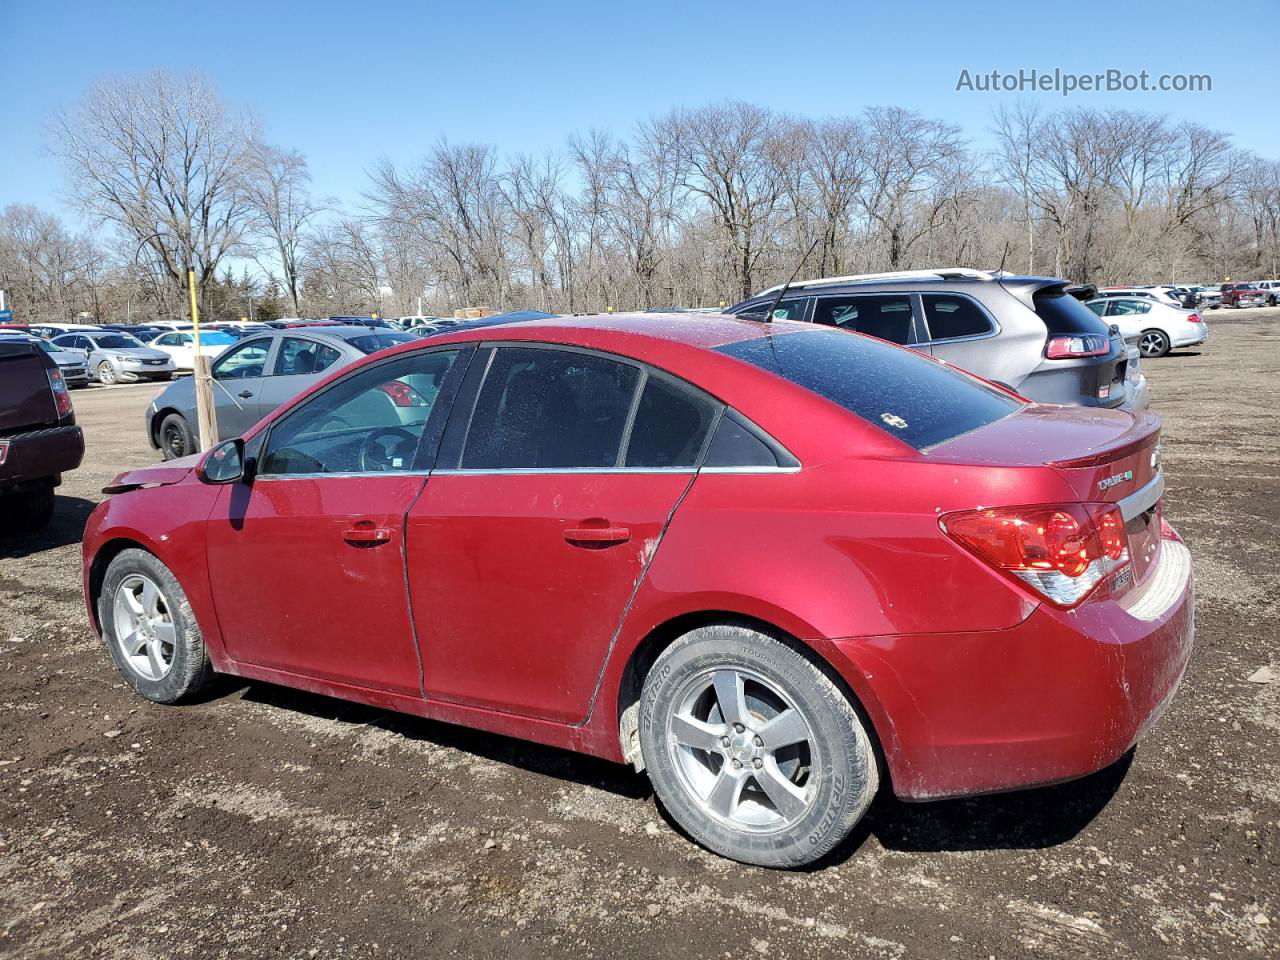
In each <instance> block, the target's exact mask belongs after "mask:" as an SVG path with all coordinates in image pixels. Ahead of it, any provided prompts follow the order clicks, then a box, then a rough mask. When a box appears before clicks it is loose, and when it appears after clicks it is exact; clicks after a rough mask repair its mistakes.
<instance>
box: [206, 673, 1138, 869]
mask: <svg viewBox="0 0 1280 960" xmlns="http://www.w3.org/2000/svg"><path fill="white" fill-rule="evenodd" d="M234 690H243V698H244V699H245V700H249V701H252V702H255V703H262V704H267V705H270V706H273V707H278V708H280V709H284V710H295V711H298V712H300V713H305V714H308V715H309V716H313V717H319V718H323V719H326V720H332V721H334V722H337V723H344V724H354V725H359V726H370V727H379V728H381V729H383V730H388V731H390V732H392V733H395V734H398V735H399V736H402V737H405V738H406V739H409V740H420V741H426V742H429V743H433V744H435V745H437V746H440V747H449V748H452V749H455V750H463V751H466V752H467V753H471V754H475V755H477V756H481V757H484V758H486V759H489V760H493V761H496V762H498V763H505V764H510V765H511V766H513V767H518V768H519V769H521V770H527V771H529V772H532V773H537V774H541V775H543V776H546V777H554V778H556V779H559V780H565V781H569V782H572V783H577V784H581V785H585V786H591V787H594V788H596V789H599V790H607V791H609V792H610V793H613V794H616V795H618V796H621V797H627V798H630V799H633V800H643V799H647V798H648V797H650V796H652V794H653V790H652V788H651V787H650V786H649V781H648V779H647V778H646V777H645V776H644V775H643V774H637V773H635V772H634V771H633V770H632V769H631V768H630V767H626V766H622V765H620V764H615V763H610V762H609V761H607V760H601V759H599V758H596V757H589V756H585V755H583V754H577V753H572V752H570V751H567V750H561V749H558V748H555V747H546V746H542V745H540V744H536V743H529V742H527V741H523V740H516V739H513V738H510V737H503V736H500V735H498V734H491V733H485V732H483V731H478V730H469V729H467V728H465V727H456V726H452V725H450V724H446V723H440V722H437V721H434V720H426V719H423V718H421V717H414V716H411V715H409V714H402V713H394V712H387V711H383V710H378V709H376V708H374V707H368V706H364V705H362V704H356V703H349V702H347V701H344V700H336V699H333V698H330V697H324V696H320V695H316V694H310V693H304V692H301V691H297V690H291V689H288V688H286V687H279V686H275V685H272V684H267V683H258V682H252V683H246V681H243V680H238V679H236V678H230V677H228V678H220V680H219V682H218V683H217V684H215V689H214V690H211V691H210V699H213V698H215V697H218V696H225V695H227V694H230V693H232V692H234ZM1132 761H1133V751H1132V750H1131V751H1129V752H1128V753H1126V754H1125V755H1124V756H1123V757H1122V758H1121V759H1120V760H1118V761H1117V762H1116V763H1114V764H1112V765H1111V766H1109V767H1107V768H1106V769H1104V770H1101V771H1099V772H1098V773H1095V774H1092V775H1091V776H1088V777H1084V778H1081V779H1079V780H1073V781H1071V782H1069V783H1064V784H1059V785H1056V786H1052V787H1041V788H1038V789H1035V790H1023V791H1019V792H1017V793H1004V794H995V795H991V796H983V797H969V798H965V799H961V800H939V801H934V802H932V803H904V802H902V801H901V800H898V799H897V798H896V797H894V796H893V795H892V793H891V792H890V791H888V790H881V792H880V795H879V796H878V797H877V799H876V801H875V802H874V803H873V804H872V806H871V809H870V810H869V811H868V813H867V815H866V817H865V818H864V819H863V821H862V822H861V823H860V824H859V825H858V827H857V828H855V829H854V831H853V833H851V834H850V835H849V837H848V838H847V839H846V840H845V842H844V843H842V844H841V845H840V846H839V847H837V848H836V850H835V851H833V852H832V854H830V855H829V856H828V857H826V858H824V859H823V860H822V861H819V862H818V863H817V864H814V865H812V867H811V869H821V868H822V867H826V866H830V865H831V864H833V863H839V862H841V861H844V860H846V859H848V858H849V857H851V856H854V855H856V853H857V850H858V849H859V848H860V847H861V846H862V844H863V843H865V842H866V840H867V838H868V837H869V836H871V835H874V836H875V837H876V839H877V840H878V841H879V842H880V843H881V845H883V846H884V847H885V848H886V849H889V850H898V851H906V852H920V853H923V852H938V851H968V850H1007V849H1040V848H1044V847H1052V846H1056V845H1058V844H1061V843H1066V842H1067V841H1068V840H1071V839H1072V838H1073V837H1075V836H1076V835H1077V834H1079V833H1080V831H1082V830H1083V829H1084V828H1085V827H1086V826H1088V824H1089V823H1090V822H1091V821H1092V820H1093V819H1094V817H1096V816H1097V815H1098V814H1099V813H1100V812H1101V811H1102V810H1103V808H1104V807H1106V805H1107V803H1108V802H1109V801H1110V800H1111V798H1112V797H1113V796H1114V795H1115V793H1116V791H1117V790H1118V789H1119V788H1120V785H1121V784H1122V783H1123V782H1124V778H1125V776H1126V775H1127V774H1128V772H1129V767H1130V764H1131V763H1132ZM659 810H660V812H661V814H662V817H663V819H664V820H666V821H667V823H668V824H669V825H670V826H671V827H672V828H673V829H674V830H676V831H677V832H679V833H681V834H684V831H683V830H681V829H680V827H679V825H678V824H676V823H675V822H674V821H672V819H671V818H670V816H669V815H668V814H667V812H666V810H663V809H661V805H660V804H659ZM686 836H687V835H686Z"/></svg>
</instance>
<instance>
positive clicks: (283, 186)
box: [243, 137, 323, 316]
mask: <svg viewBox="0 0 1280 960" xmlns="http://www.w3.org/2000/svg"><path fill="white" fill-rule="evenodd" d="M310 182H311V174H310V173H309V172H308V170H307V161H306V158H304V157H303V156H302V154H300V153H298V152H297V151H291V150H281V149H278V148H277V147H273V146H271V145H269V144H267V143H264V142H263V141H262V140H261V139H258V138H256V137H255V138H253V139H252V140H250V142H249V144H248V146H247V148H246V150H245V156H244V180H243V185H244V199H245V203H246V204H247V205H248V209H249V229H250V230H251V232H252V233H254V234H255V235H256V237H257V239H258V240H259V245H258V246H257V248H256V250H255V252H256V253H258V254H261V253H262V252H264V251H263V247H264V246H265V248H266V250H268V251H269V252H270V256H271V258H272V259H275V260H276V261H277V262H278V263H279V265H280V273H281V278H282V281H283V283H284V290H285V293H286V294H288V297H289V302H290V304H291V305H292V307H293V312H294V315H295V316H296V315H297V314H298V313H300V312H301V306H300V301H299V287H300V285H301V276H300V273H301V259H302V249H303V244H304V243H305V242H306V231H307V229H308V228H309V227H310V226H311V224H312V222H313V221H314V220H315V218H316V216H317V215H319V214H320V212H321V211H322V209H323V208H322V207H321V206H320V205H319V204H317V203H315V202H313V201H312V199H311V194H310V192H309V190H308V186H309V184H310ZM268 272H270V271H268Z"/></svg>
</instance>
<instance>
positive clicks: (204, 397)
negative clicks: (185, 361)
mask: <svg viewBox="0 0 1280 960" xmlns="http://www.w3.org/2000/svg"><path fill="white" fill-rule="evenodd" d="M187 286H188V287H189V288H190V290H191V326H192V328H193V329H194V335H193V339H194V340H195V357H194V359H193V360H192V362H191V366H192V367H193V370H192V374H193V376H194V378H195V385H196V420H197V421H199V430H200V440H199V443H200V449H201V450H208V449H209V448H210V447H212V446H214V445H215V444H217V442H218V419H217V417H216V416H215V415H214V410H213V377H211V376H210V375H209V358H208V357H206V356H204V355H203V354H202V353H201V352H200V306H199V304H197V303H196V272H195V271H194V270H188V271H187Z"/></svg>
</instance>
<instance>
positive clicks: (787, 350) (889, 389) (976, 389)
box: [716, 307, 1093, 450]
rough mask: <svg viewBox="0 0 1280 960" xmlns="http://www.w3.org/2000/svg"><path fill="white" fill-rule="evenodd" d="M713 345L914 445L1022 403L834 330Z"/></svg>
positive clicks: (910, 355)
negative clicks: (719, 345) (718, 345)
mask: <svg viewBox="0 0 1280 960" xmlns="http://www.w3.org/2000/svg"><path fill="white" fill-rule="evenodd" d="M1081 309H1084V308H1083V307H1081ZM1085 313H1089V312H1088V311H1087V310H1085ZM1089 316H1090V317H1092V316H1093V314H1091V313H1090V314H1089ZM716 349H717V350H718V351H719V352H721V353H725V354H728V355H729V356H732V357H737V358H738V359H739V360H744V361H746V362H747V363H750V364H752V365H754V366H757V367H759V368H761V369H762V370H767V371H768V372H770V373H772V374H775V375H777V376H780V377H782V378H783V379H785V380H789V381H791V382H792V383H794V384H796V385H797V386H800V387H803V388H804V389H806V390H809V391H812V392H813V393H816V394H818V396H820V397H824V398H825V399H827V400H830V401H831V402H832V403H836V404H839V405H840V406H841V407H844V409H846V410H848V411H849V412H850V413H854V414H856V415H857V416H859V417H861V418H862V419H863V420H865V421H866V422H867V423H870V424H872V425H873V426H876V427H879V428H880V429H881V430H883V431H884V432H885V433H888V434H891V435H893V436H895V437H897V438H898V439H899V440H902V441H903V442H904V443H908V444H910V445H911V446H913V447H915V448H916V449H917V450H923V449H924V448H926V447H931V446H934V445H936V444H939V443H943V442H945V441H947V440H950V439H952V438H953V437H958V436H959V435H960V434H962V433H968V432H969V431H970V430H976V429H977V428H978V427H982V426H985V425H986V424H988V423H992V422H994V421H996V420H999V419H1001V418H1003V417H1006V416H1008V415H1009V414H1011V413H1013V412H1014V411H1016V410H1018V409H1019V408H1020V407H1021V406H1022V405H1021V403H1020V402H1019V401H1017V400H1015V399H1014V398H1013V397H1010V396H1009V395H1008V394H1005V393H1003V392H1001V391H998V390H995V389H993V388H991V387H988V386H986V385H985V384H983V383H981V382H980V381H978V380H975V379H973V378H972V377H969V376H967V375H965V374H963V373H960V372H959V371H957V370H954V369H952V368H950V367H946V366H943V365H942V364H940V363H936V362H934V361H932V360H928V359H925V358H924V357H921V356H919V355H917V354H915V353H912V352H910V351H908V350H899V349H896V348H893V347H888V346H885V345H884V344H879V343H876V342H874V341H872V340H867V339H865V338H862V337H847V336H845V335H843V334H842V333H840V332H839V331H836V330H815V331H812V332H810V331H805V332H803V333H789V334H783V335H781V336H763V337H757V338H754V339H751V340H742V341H739V342H737V343H730V344H726V345H724V346H721V347H717V348H716Z"/></svg>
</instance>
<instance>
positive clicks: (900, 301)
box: [813, 294, 911, 344]
mask: <svg viewBox="0 0 1280 960" xmlns="http://www.w3.org/2000/svg"><path fill="white" fill-rule="evenodd" d="M813 322H814V323H820V324H823V325H824V326H828V327H839V328H840V329H841V330H855V331H857V332H858V333H865V334H867V335H868V336H872V337H879V338H880V339H881V340H888V341H889V342H890V343H900V344H905V343H909V342H910V340H911V297H910V295H908V294H863V295H861V296H856V297H819V298H818V303H817V306H816V307H815V308H814V313H813Z"/></svg>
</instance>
